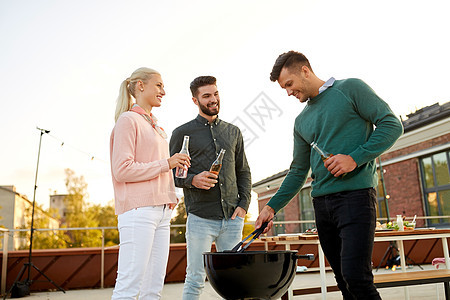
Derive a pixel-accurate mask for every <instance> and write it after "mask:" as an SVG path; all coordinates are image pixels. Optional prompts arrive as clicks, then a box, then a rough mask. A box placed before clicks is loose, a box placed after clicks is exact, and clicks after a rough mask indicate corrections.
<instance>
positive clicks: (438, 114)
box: [402, 102, 450, 133]
mask: <svg viewBox="0 0 450 300" xmlns="http://www.w3.org/2000/svg"><path fill="white" fill-rule="evenodd" d="M406 116H407V117H408V119H406V120H404V121H403V120H402V123H403V127H404V128H405V133H406V132H408V131H411V130H414V129H417V128H420V127H422V126H425V125H428V124H431V123H434V122H436V121H439V120H442V119H445V118H447V117H449V116H450V102H447V103H444V104H442V105H439V103H435V104H433V105H430V106H425V107H423V108H421V109H419V110H416V111H415V112H413V113H411V114H409V115H406Z"/></svg>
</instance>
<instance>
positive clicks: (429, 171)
mask: <svg viewBox="0 0 450 300" xmlns="http://www.w3.org/2000/svg"><path fill="white" fill-rule="evenodd" d="M422 170H423V175H424V177H425V178H424V179H425V187H427V188H428V187H433V186H434V176H433V167H432V162H431V157H427V158H424V159H422Z"/></svg>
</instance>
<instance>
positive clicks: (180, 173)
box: [175, 135, 189, 178]
mask: <svg viewBox="0 0 450 300" xmlns="http://www.w3.org/2000/svg"><path fill="white" fill-rule="evenodd" d="M180 153H183V154H187V155H189V136H188V135H185V136H184V139H183V146H181V151H180ZM175 177H177V178H186V177H187V169H184V168H180V167H177V169H176V171H175Z"/></svg>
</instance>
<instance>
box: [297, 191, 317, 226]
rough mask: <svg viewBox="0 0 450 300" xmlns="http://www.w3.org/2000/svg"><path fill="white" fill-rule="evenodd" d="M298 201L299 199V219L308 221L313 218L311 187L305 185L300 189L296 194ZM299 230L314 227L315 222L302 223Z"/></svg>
mask: <svg viewBox="0 0 450 300" xmlns="http://www.w3.org/2000/svg"><path fill="white" fill-rule="evenodd" d="M298 201H299V206H298V207H299V209H300V220H302V221H310V220H314V218H315V216H314V207H313V204H312V198H311V188H310V187H307V188H304V189H302V190H301V191H300V193H299V195H298ZM300 226H301V231H300V232H305V231H306V230H307V229H311V228H314V227H316V224H315V223H302V224H301V225H300Z"/></svg>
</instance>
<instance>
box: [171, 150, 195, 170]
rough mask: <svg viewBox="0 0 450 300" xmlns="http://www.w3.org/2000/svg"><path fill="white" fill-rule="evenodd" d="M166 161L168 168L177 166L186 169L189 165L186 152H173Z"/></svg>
mask: <svg viewBox="0 0 450 300" xmlns="http://www.w3.org/2000/svg"><path fill="white" fill-rule="evenodd" d="M167 161H168V162H169V169H173V168H176V167H179V168H183V169H185V170H187V169H188V168H189V167H190V166H191V158H190V157H189V155H187V154H182V153H175V154H174V155H172V157H170V158H168V159H167Z"/></svg>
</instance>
